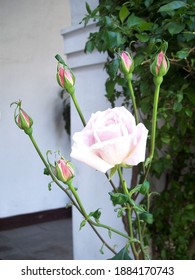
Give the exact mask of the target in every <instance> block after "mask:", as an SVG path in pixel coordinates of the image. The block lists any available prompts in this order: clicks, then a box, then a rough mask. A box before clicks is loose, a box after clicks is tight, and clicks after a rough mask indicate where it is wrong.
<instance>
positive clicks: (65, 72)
mask: <svg viewBox="0 0 195 280" xmlns="http://www.w3.org/2000/svg"><path fill="white" fill-rule="evenodd" d="M56 77H57V81H58V84H59V85H60V86H61V87H62V88H64V89H66V90H67V92H68V93H70V94H71V93H73V92H74V84H75V77H74V75H73V73H72V71H71V70H70V69H69V68H68V67H67V66H65V65H64V64H62V63H60V62H58V66H57V75H56Z"/></svg>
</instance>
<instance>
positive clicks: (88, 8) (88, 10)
mask: <svg viewBox="0 0 195 280" xmlns="http://www.w3.org/2000/svg"><path fill="white" fill-rule="evenodd" d="M85 8H86V10H87V12H88V14H91V8H90V6H89V4H88V3H87V2H85Z"/></svg>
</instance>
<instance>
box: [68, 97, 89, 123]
mask: <svg viewBox="0 0 195 280" xmlns="http://www.w3.org/2000/svg"><path fill="white" fill-rule="evenodd" d="M70 96H71V97H72V100H73V102H74V105H75V108H76V110H77V112H78V114H79V117H80V119H81V121H82V123H83V126H86V121H85V118H84V116H83V114H82V111H81V108H80V106H79V103H78V101H77V98H76V95H75V93H71V95H70Z"/></svg>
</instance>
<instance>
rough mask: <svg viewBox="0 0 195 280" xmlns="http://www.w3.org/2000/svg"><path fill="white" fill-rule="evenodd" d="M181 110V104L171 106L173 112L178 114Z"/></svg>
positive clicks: (176, 103)
mask: <svg viewBox="0 0 195 280" xmlns="http://www.w3.org/2000/svg"><path fill="white" fill-rule="evenodd" d="M182 108H183V106H182V104H181V103H179V102H175V103H174V105H173V110H174V111H175V112H180V111H181V109H182Z"/></svg>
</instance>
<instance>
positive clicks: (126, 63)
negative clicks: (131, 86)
mask: <svg viewBox="0 0 195 280" xmlns="http://www.w3.org/2000/svg"><path fill="white" fill-rule="evenodd" d="M120 58H121V61H120V62H121V63H120V66H121V67H120V68H121V72H122V73H124V74H125V75H128V74H131V73H132V72H133V70H134V61H133V59H132V57H131V56H130V54H129V53H128V52H125V51H123V52H122V53H121V55H120Z"/></svg>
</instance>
